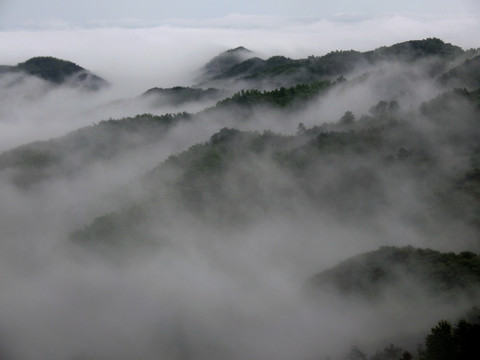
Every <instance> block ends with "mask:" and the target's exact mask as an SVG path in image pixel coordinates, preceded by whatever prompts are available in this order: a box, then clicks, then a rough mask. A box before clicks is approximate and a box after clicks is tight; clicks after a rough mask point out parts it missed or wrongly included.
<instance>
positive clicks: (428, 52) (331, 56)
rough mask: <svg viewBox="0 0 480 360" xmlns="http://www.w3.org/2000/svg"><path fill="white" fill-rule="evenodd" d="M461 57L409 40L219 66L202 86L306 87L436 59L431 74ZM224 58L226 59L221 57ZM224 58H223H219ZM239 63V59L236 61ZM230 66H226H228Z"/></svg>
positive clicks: (432, 43) (443, 46) (448, 47)
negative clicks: (375, 69)
mask: <svg viewBox="0 0 480 360" xmlns="http://www.w3.org/2000/svg"><path fill="white" fill-rule="evenodd" d="M462 54H464V51H463V50H462V49H461V48H460V47H458V46H455V45H452V44H449V43H445V42H443V41H442V40H440V39H436V38H430V39H425V40H412V41H406V42H403V43H399V44H395V45H392V46H384V47H380V48H378V49H375V50H372V51H367V52H359V51H355V50H342V51H333V52H330V53H328V54H326V55H323V56H309V57H308V58H306V59H291V58H288V57H285V56H273V57H270V58H268V59H266V60H263V59H261V58H258V57H250V58H248V59H246V60H244V61H242V62H238V61H231V62H225V63H222V64H223V65H222V66H221V67H218V68H217V70H216V71H215V72H210V71H207V70H205V69H206V68H208V66H207V67H206V68H204V69H203V73H204V75H203V77H204V79H205V80H204V83H207V84H208V83H209V82H208V81H207V80H209V81H210V82H211V83H215V82H219V81H225V80H235V81H237V82H238V81H243V82H246V83H250V84H253V85H254V86H261V85H262V84H263V83H264V82H266V81H269V82H271V83H273V84H274V86H292V85H294V84H296V83H308V82H312V81H319V80H325V79H330V80H335V79H336V78H337V77H339V76H342V75H343V76H346V75H348V74H350V73H352V72H353V71H354V70H356V69H362V68H363V69H364V70H365V71H367V70H368V69H369V67H371V66H375V65H379V64H381V63H382V62H392V61H393V62H403V63H410V64H411V63H415V62H419V61H423V60H432V59H435V70H434V71H432V73H433V74H439V73H441V72H443V71H445V70H446V69H447V68H446V65H447V63H448V62H449V61H451V60H454V59H455V58H457V57H460V56H461V55H462ZM223 56H225V55H223ZM222 58H223V57H222ZM235 59H237V60H238V58H235ZM227 65H229V66H227Z"/></svg>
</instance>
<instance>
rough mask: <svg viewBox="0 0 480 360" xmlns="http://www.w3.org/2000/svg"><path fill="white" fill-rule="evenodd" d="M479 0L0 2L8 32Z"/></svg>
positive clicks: (450, 8) (462, 8)
mask: <svg viewBox="0 0 480 360" xmlns="http://www.w3.org/2000/svg"><path fill="white" fill-rule="evenodd" d="M478 11H480V5H479V4H478V1H477V0H457V1H451V0H422V1H417V0H407V1H383V0H365V1H358V0H323V1H322V0H320V1H318V0H295V1H292V0H289V1H285V0H283V1H278V0H277V1H275V0H244V1H235V2H227V1H223V0H203V1H197V0H182V1H159V0H135V1H132V0H84V1H81V2H80V1H77V0H0V12H1V17H0V21H1V26H2V27H3V28H11V27H25V26H35V25H37V26H42V25H43V26H44V25H47V24H55V23H56V24H60V23H67V24H74V25H76V26H95V25H98V24H99V23H102V22H103V23H111V22H112V21H120V20H123V21H124V22H125V21H126V20H130V21H136V24H142V23H143V24H155V23H160V22H162V21H166V20H168V19H179V18H181V19H185V18H188V19H205V18H217V17H224V16H227V15H229V14H243V15H247V14H248V15H275V16H295V17H320V18H324V17H334V16H338V15H341V14H350V15H352V14H356V15H370V16H372V15H380V14H393V13H396V14H398V13H403V14H429V15H432V14H444V15H447V14H448V15H453V14H457V15H458V14H471V13H472V12H478Z"/></svg>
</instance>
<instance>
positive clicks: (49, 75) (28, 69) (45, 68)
mask: <svg viewBox="0 0 480 360" xmlns="http://www.w3.org/2000/svg"><path fill="white" fill-rule="evenodd" d="M2 72H3V73H5V72H24V73H26V74H28V75H32V76H36V77H39V78H41V79H43V80H45V81H48V82H50V83H52V84H56V85H60V84H69V85H73V86H81V87H83V88H85V89H88V90H98V89H100V88H102V87H105V86H107V85H108V83H107V82H106V81H105V80H104V79H102V78H100V77H99V76H97V75H95V74H93V73H91V72H90V71H88V70H86V69H84V68H83V67H81V66H79V65H77V64H75V63H73V62H71V61H66V60H61V59H57V58H54V57H51V56H38V57H34V58H31V59H29V60H27V61H25V62H22V63H19V64H18V65H16V66H3V67H2V68H0V73H2Z"/></svg>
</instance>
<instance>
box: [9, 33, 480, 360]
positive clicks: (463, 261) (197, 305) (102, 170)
mask: <svg viewBox="0 0 480 360" xmlns="http://www.w3.org/2000/svg"><path fill="white" fill-rule="evenodd" d="M260 50H261V49H256V51H260ZM259 54H260V52H258V53H257V52H253V51H251V50H248V49H246V48H244V47H238V48H234V49H232V50H227V51H226V52H223V53H221V54H220V55H218V56H216V57H214V58H213V59H212V60H210V61H208V62H207V63H206V64H205V65H203V64H198V69H199V70H198V72H197V73H194V74H191V77H190V78H191V79H192V80H191V84H190V85H185V84H181V85H180V84H179V85H178V86H174V87H164V86H161V84H159V86H158V87H154V88H150V89H148V90H147V89H146V90H145V92H143V93H142V94H137V95H135V96H134V97H130V98H123V97H120V96H118V95H117V93H116V92H115V84H114V83H112V84H111V86H109V87H108V88H107V87H104V85H105V84H106V82H105V81H104V80H102V79H101V78H100V77H97V76H96V75H93V74H92V73H90V72H88V71H87V70H85V69H83V68H81V67H80V66H78V65H75V64H74V63H71V62H68V61H64V60H58V59H54V58H48V57H47V58H33V59H31V60H28V61H26V62H25V63H20V64H19V65H17V66H14V67H12V66H3V67H1V68H0V72H1V74H0V80H1V81H2V82H1V84H2V87H1V91H0V98H1V99H2V101H3V104H4V106H3V107H2V108H1V109H0V126H2V133H4V134H6V135H5V136H4V137H3V138H2V139H3V141H10V140H9V138H10V137H11V134H13V135H15V136H17V138H16V140H15V142H13V144H14V145H12V146H8V145H5V144H7V143H5V144H4V145H3V146H4V147H3V149H4V151H2V152H1V153H0V204H1V205H0V206H1V208H0V209H1V214H2V216H1V217H0V227H1V229H2V238H1V242H0V272H1V274H2V280H1V281H0V289H1V290H2V291H0V320H1V321H0V355H1V356H2V357H3V358H5V359H14V360H16V359H27V360H29V359H36V358H38V357H39V356H40V357H42V358H47V357H48V358H50V359H53V360H57V359H59V360H60V359H79V358H80V359H132V358H142V359H157V358H168V359H192V358H209V359H226V358H228V359H237V358H238V359H245V358H249V359H264V358H275V359H285V360H287V359H299V358H300V359H313V358H315V359H316V358H322V359H324V358H331V359H372V360H398V359H403V360H406V359H412V358H414V359H417V358H418V359H424V360H431V359H436V358H438V354H439V353H443V354H449V355H448V356H450V358H452V359H470V358H472V359H473V358H476V357H475V356H476V354H477V353H478V351H477V350H476V347H475V346H474V345H472V344H473V342H472V340H471V339H472V338H475V337H476V336H478V326H479V324H478V321H477V320H478V319H476V318H475V316H473V315H471V314H476V310H475V309H473V312H472V308H474V307H475V306H477V305H478V301H479V297H478V296H479V293H478V288H479V286H480V275H479V274H480V273H479V260H478V256H479V255H478V254H479V253H480V243H479V241H478V239H479V231H480V228H479V225H480V196H479V194H480V175H479V174H480V147H479V144H480V126H479V125H480V123H479V121H480V116H479V115H480V95H479V94H480V77H479V76H480V72H479V71H478V69H477V67H478V66H477V65H476V64H477V63H478V51H477V50H475V49H473V50H463V49H461V48H460V47H458V46H455V45H452V44H448V43H445V42H443V41H442V40H439V39H435V38H432V39H425V40H412V41H407V42H402V43H399V44H394V45H389V46H385V47H381V48H378V49H375V50H371V51H365V52H360V51H355V50H339V51H334V52H330V53H328V54H325V55H319V56H310V57H308V58H304V59H291V58H288V57H284V56H282V55H278V56H273V57H270V58H267V59H262V58H261V57H260V55H259ZM132 71H134V69H132ZM72 84H73V86H70V85H72ZM85 89H103V90H102V91H98V92H91V91H87V92H86V91H84V90H85ZM72 114H74V115H72ZM24 132H28V136H27V135H25V134H24ZM7 135H8V136H7ZM22 136H23V137H22ZM22 139H24V140H23V141H22ZM32 140H34V141H32ZM462 318H463V320H461V319H462ZM442 320H444V321H442ZM439 321H442V322H439ZM447 321H448V322H447ZM439 334H443V335H442V336H444V337H443V338H440V335H439ZM439 339H440V340H439ZM441 339H449V340H448V342H444V341H443V340H441ZM438 343H442V344H447V343H448V344H450V345H448V346H447V345H445V349H444V350H441V351H439V350H438V349H439V347H438V346H436V345H435V344H438ZM52 344H56V345H55V346H54V349H53V350H52ZM419 344H423V348H420V349H418V345H419ZM452 344H454V345H452ZM442 346H443V345H442ZM442 349H443V348H442Z"/></svg>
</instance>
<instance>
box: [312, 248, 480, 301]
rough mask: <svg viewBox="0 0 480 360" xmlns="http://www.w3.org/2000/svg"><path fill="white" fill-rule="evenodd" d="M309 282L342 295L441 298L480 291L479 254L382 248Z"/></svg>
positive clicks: (340, 265) (370, 297)
mask: <svg viewBox="0 0 480 360" xmlns="http://www.w3.org/2000/svg"><path fill="white" fill-rule="evenodd" d="M310 285H311V286H313V287H315V288H317V289H330V290H331V291H337V292H339V293H341V294H342V295H348V296H363V297H365V298H369V299H376V298H378V297H380V296H382V295H383V294H385V292H388V291H395V293H397V292H401V291H402V292H406V293H405V296H410V297H411V296H415V295H416V293H418V292H419V288H421V289H422V293H423V294H424V295H427V294H428V296H432V297H439V296H445V294H450V295H452V294H456V295H460V294H461V293H471V294H474V293H475V292H476V291H478V290H480V256H479V255H477V254H475V253H472V252H468V251H466V252H462V253H460V254H454V253H441V252H439V251H434V250H431V249H416V248H413V247H404V248H395V247H382V248H380V249H378V250H375V251H372V252H368V253H365V254H361V255H357V256H354V257H352V258H350V259H347V260H345V261H343V262H341V263H340V264H338V265H337V266H335V267H333V268H331V269H328V270H325V271H323V272H321V273H319V274H316V275H315V276H313V277H312V279H311V280H310Z"/></svg>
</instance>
